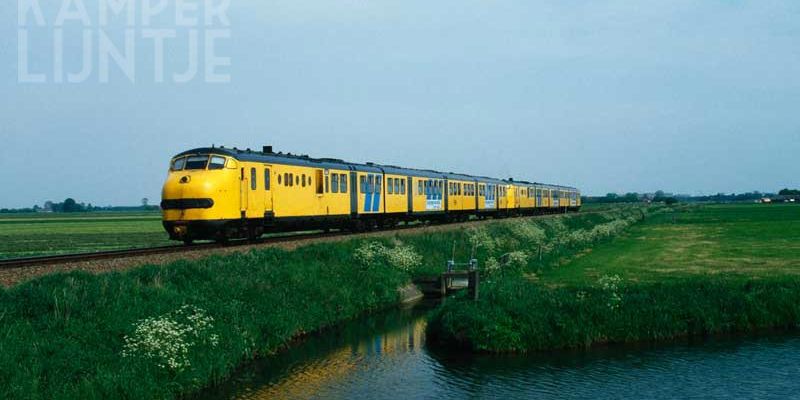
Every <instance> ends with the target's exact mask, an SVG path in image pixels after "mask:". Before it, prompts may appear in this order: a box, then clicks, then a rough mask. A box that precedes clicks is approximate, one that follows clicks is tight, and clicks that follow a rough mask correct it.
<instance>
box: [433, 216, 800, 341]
mask: <svg viewBox="0 0 800 400" xmlns="http://www.w3.org/2000/svg"><path fill="white" fill-rule="evenodd" d="M798 239H800V207H797V206H788V205H787V206H764V205H725V206H703V207H689V208H682V209H680V210H676V211H674V212H663V213H659V214H656V215H653V216H651V217H649V218H647V219H646V220H645V221H644V222H642V223H640V224H637V225H635V226H633V227H632V228H631V229H630V230H629V231H628V232H627V233H626V234H625V235H624V236H623V237H621V238H619V239H617V240H614V241H612V242H606V243H600V244H598V245H596V246H594V247H593V248H591V249H590V251H584V252H581V253H580V254H579V256H578V257H576V258H574V259H572V260H571V261H568V262H562V263H559V264H556V265H551V267H549V268H544V269H540V270H538V273H537V274H536V275H535V276H534V277H531V276H530V275H526V271H530V267H523V268H521V269H519V271H504V273H502V274H496V275H495V276H493V277H492V278H490V279H489V280H488V282H487V284H486V285H484V286H483V287H482V295H483V297H482V298H481V299H480V300H479V301H477V302H471V301H468V300H466V299H453V300H452V301H448V302H447V303H446V304H445V305H444V306H443V307H442V308H441V309H440V310H438V312H437V313H436V315H435V316H434V317H433V319H432V321H431V329H430V332H432V334H433V335H434V336H435V337H436V338H438V339H439V340H441V341H445V342H449V343H458V344H461V345H464V346H467V347H470V348H472V349H474V350H479V351H490V352H524V351H532V350H543V349H554V348H565V347H584V346H589V345H592V344H598V343H609V342H628V341H650V340H662V339H668V338H674V337H681V336H687V335H707V334H714V333H723V332H737V331H747V330H753V329H760V328H784V327H795V326H796V325H797V324H798V323H800V302H799V301H800V274H798V273H799V272H800V268H798V267H800V264H798V262H799V261H798V260H799V259H800V258H798V256H800V241H799V240H798Z"/></svg>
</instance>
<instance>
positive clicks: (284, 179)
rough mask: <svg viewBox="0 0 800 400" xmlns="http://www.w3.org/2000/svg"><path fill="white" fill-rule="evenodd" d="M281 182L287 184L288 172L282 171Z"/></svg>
mask: <svg viewBox="0 0 800 400" xmlns="http://www.w3.org/2000/svg"><path fill="white" fill-rule="evenodd" d="M283 184H284V185H286V186H289V173H288V172H284V173H283Z"/></svg>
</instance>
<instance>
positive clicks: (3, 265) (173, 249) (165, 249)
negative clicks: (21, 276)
mask: <svg viewBox="0 0 800 400" xmlns="http://www.w3.org/2000/svg"><path fill="white" fill-rule="evenodd" d="M596 212H601V211H582V212H581V213H582V214H593V213H596ZM547 215H548V214H545V215H540V217H542V216H547ZM549 215H551V216H552V215H553V214H549ZM418 226H419V225H416V224H412V225H404V226H397V227H394V228H392V229H391V230H404V229H411V228H415V227H418ZM352 234H353V233H351V232H347V231H332V232H327V233H325V232H313V233H307V234H306V233H301V234H297V233H292V234H286V235H281V236H271V237H266V238H260V239H257V240H254V241H234V242H228V243H224V244H222V243H200V244H193V245H188V246H187V245H171V246H161V247H149V248H140V249H124V250H110V251H101V252H92V253H76V254H60V255H53V256H37V257H25V258H12V259H6V260H0V270H8V269H15V268H25V267H32V266H49V265H61V264H68V263H79V262H86V261H97V260H110V259H122V258H132V257H141V256H150V255H158V254H175V253H190V252H194V251H200V250H212V249H217V248H236V247H241V246H248V245H254V244H255V245H258V244H269V243H283V242H291V241H295V240H307V239H317V238H324V237H333V236H346V235H352Z"/></svg>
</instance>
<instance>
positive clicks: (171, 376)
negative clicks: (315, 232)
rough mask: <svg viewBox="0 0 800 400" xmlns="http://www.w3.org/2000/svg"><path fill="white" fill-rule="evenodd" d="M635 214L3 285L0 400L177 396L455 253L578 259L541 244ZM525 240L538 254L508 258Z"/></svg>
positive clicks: (452, 230)
mask: <svg viewBox="0 0 800 400" xmlns="http://www.w3.org/2000/svg"><path fill="white" fill-rule="evenodd" d="M643 213H644V211H643V210H642V209H640V208H637V207H625V208H621V209H617V210H609V211H608V212H606V213H602V214H600V213H594V214H578V215H574V214H572V215H558V216H550V217H544V218H516V219H507V220H499V221H489V222H487V223H473V224H461V225H442V226H432V227H429V228H426V229H423V230H416V231H415V230H411V231H398V232H393V233H391V234H387V235H384V236H379V237H368V238H349V239H345V240H341V241H336V242H322V243H316V244H313V245H308V246H304V247H299V248H297V249H295V250H292V251H286V250H281V249H278V248H267V249H259V250H254V251H252V252H250V253H247V254H238V253H237V254H231V255H226V256H213V257H210V258H207V259H200V260H192V261H180V262H175V263H172V264H169V265H160V266H142V267H138V268H135V269H131V270H128V271H124V272H114V273H105V274H97V275H94V274H89V273H84V272H72V273H69V274H63V273H62V274H53V275H48V276H43V277H40V278H36V279H33V280H30V281H28V282H25V283H22V284H20V285H17V286H14V287H11V288H0V338H2V340H0V398H3V399H5V398H8V399H21V398H32V399H52V398H59V399H61V398H64V399H82V400H83V399H106V398H128V399H152V398H173V397H185V395H187V394H190V393H192V392H194V391H196V390H198V389H199V388H202V387H204V386H207V385H210V384H212V383H213V382H216V381H219V380H220V379H224V378H225V377H226V376H228V375H229V374H230V373H231V371H233V370H234V369H235V368H236V367H237V366H238V365H240V363H241V362H242V361H244V360H247V359H250V358H252V357H255V356H258V355H264V354H270V353H273V352H275V351H278V350H280V349H281V348H282V347H284V346H286V345H289V344H291V343H292V340H293V339H296V338H298V337H301V336H303V335H304V334H306V333H309V332H312V331H315V330H319V329H321V328H323V327H326V326H330V325H333V324H336V323H338V322H341V321H343V320H346V319H349V318H353V317H355V316H357V315H360V314H363V313H366V312H369V311H374V310H378V309H383V308H386V307H389V306H392V305H395V304H397V302H398V301H399V300H400V296H399V293H398V288H400V287H403V286H405V285H406V284H408V283H409V282H410V281H411V280H412V278H414V277H417V276H420V275H427V274H430V273H440V272H442V271H443V270H444V268H445V260H446V259H448V258H449V257H451V256H452V254H453V252H455V253H456V255H457V257H458V258H459V260H460V261H465V260H466V259H468V257H469V256H470V254H471V253H472V252H473V249H474V248H477V249H478V250H477V254H476V256H477V257H478V258H479V260H480V263H481V265H486V266H487V268H488V267H489V266H494V267H495V268H501V265H506V264H507V266H506V267H505V268H512V267H515V266H518V265H520V263H522V262H523V261H524V262H525V263H526V265H527V263H530V264H531V265H543V263H549V262H556V260H558V259H560V258H561V257H563V256H565V255H567V254H570V253H571V252H572V251H574V250H575V249H573V248H572V247H574V246H573V245H574V241H570V242H566V241H564V242H561V241H560V242H559V243H558V244H557V245H553V246H550V245H549V242H548V243H545V242H546V240H545V239H546V236H553V237H559V238H560V237H562V236H561V235H562V234H565V233H567V232H569V231H570V230H575V231H581V230H584V231H586V230H590V229H593V227H610V225H614V226H615V227H617V228H615V229H613V230H611V229H603V230H602V231H603V232H604V233H603V235H604V236H603V238H604V239H603V240H608V239H609V238H610V235H611V234H615V233H619V232H621V231H622V229H621V228H622V227H623V226H625V227H627V226H629V224H631V223H633V222H632V221H635V220H636V218H641V216H642V215H643ZM637 216H638V217H637ZM523 243H525V244H526V245H530V244H532V243H539V244H541V245H542V246H546V247H547V251H546V252H543V253H542V254H541V256H539V255H538V254H534V253H533V252H530V253H523V252H519V251H516V250H517V249H518V248H519V247H520V246H521V245H522V244H523ZM545 253H546V254H545ZM504 254H513V256H507V257H503V255H504Z"/></svg>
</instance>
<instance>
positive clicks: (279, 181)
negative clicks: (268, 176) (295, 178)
mask: <svg viewBox="0 0 800 400" xmlns="http://www.w3.org/2000/svg"><path fill="white" fill-rule="evenodd" d="M281 182H282V179H281V174H278V185H280V184H281Z"/></svg>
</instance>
